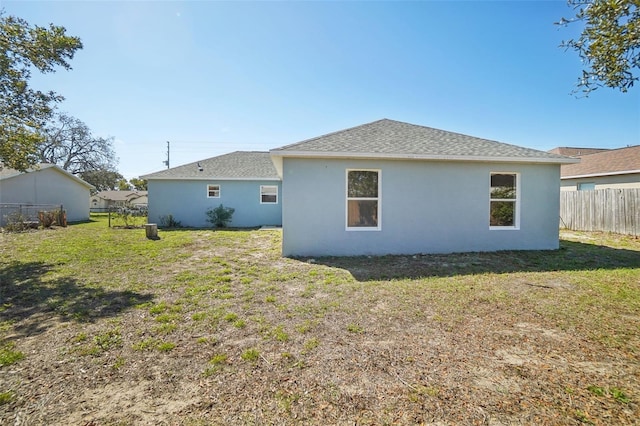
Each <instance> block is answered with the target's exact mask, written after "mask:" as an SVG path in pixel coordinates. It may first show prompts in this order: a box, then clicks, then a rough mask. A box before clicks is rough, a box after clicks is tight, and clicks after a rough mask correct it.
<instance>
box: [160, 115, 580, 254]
mask: <svg viewBox="0 0 640 426" xmlns="http://www.w3.org/2000/svg"><path fill="white" fill-rule="evenodd" d="M270 153H271V155H272V158H273V161H274V164H275V165H276V169H277V171H278V175H279V176H280V177H281V178H282V192H283V197H282V204H283V205H282V212H283V217H282V225H283V244H282V252H283V255H285V256H322V255H337V256H343V255H384V254H411V253H449V252H469V251H495V250H530V249H557V248H558V246H559V238H558V225H559V190H560V188H559V186H560V185H559V183H560V165H561V164H562V163H572V162H577V161H578V160H576V159H572V158H568V157H563V156H560V155H557V154H552V153H548V152H542V151H537V150H533V149H528V148H523V147H519V146H514V145H508V144H504V143H500V142H495V141H490V140H486V139H480V138H476V137H472V136H466V135H462V134H458V133H451V132H447V131H443V130H437V129H433V128H429V127H423V126H418V125H413V124H408V123H402V122H398V121H393V120H387V119H384V120H379V121H375V122H373V123H369V124H364V125H361V126H358V127H354V128H350V129H346V130H342V131H338V132H335V133H330V134H327V135H324V136H320V137H317V138H313V139H309V140H306V141H303V142H299V143H295V144H292V145H287V146H284V147H281V148H276V149H273V150H271V151H270ZM152 197H153V195H151V196H150V201H151V202H152V203H153V199H152Z"/></svg>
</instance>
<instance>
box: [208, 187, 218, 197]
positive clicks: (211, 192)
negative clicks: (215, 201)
mask: <svg viewBox="0 0 640 426" xmlns="http://www.w3.org/2000/svg"><path fill="white" fill-rule="evenodd" d="M207 197H208V198H220V185H207Z"/></svg>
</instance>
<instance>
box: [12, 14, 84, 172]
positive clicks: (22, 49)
mask: <svg viewBox="0 0 640 426" xmlns="http://www.w3.org/2000/svg"><path fill="white" fill-rule="evenodd" d="M78 49H82V42H81V41H80V39H79V38H78V37H71V36H68V35H66V30H65V28H64V27H60V26H55V25H53V24H50V25H49V27H48V28H45V27H39V26H33V27H32V26H30V25H29V23H28V22H27V21H25V20H24V19H21V18H17V17H14V16H6V15H5V14H4V11H0V163H3V164H4V165H6V166H8V167H11V168H15V169H18V170H26V169H27V168H28V167H29V166H32V165H34V164H36V163H37V162H38V155H37V153H38V150H37V148H38V144H39V143H40V142H42V140H43V136H42V135H41V134H40V133H39V130H40V128H41V127H42V126H43V124H44V123H45V122H46V121H47V120H48V119H49V118H50V117H51V114H52V112H53V109H54V106H55V104H56V103H57V102H60V101H61V100H62V97H61V96H60V95H58V94H56V93H55V92H52V91H50V92H46V93H45V92H41V91H39V90H33V89H32V88H30V87H29V84H28V83H29V79H30V78H31V72H32V71H33V70H37V71H39V72H41V73H50V72H54V71H55V70H56V67H62V68H64V69H67V70H68V69H70V68H71V66H70V65H69V62H68V60H70V59H73V55H74V54H75V52H76V51H77V50H78Z"/></svg>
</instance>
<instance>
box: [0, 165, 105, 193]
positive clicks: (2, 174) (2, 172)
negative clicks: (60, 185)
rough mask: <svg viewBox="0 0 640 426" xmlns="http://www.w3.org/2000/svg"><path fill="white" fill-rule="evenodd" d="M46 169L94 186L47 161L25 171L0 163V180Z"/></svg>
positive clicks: (87, 185)
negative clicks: (3, 165)
mask: <svg viewBox="0 0 640 426" xmlns="http://www.w3.org/2000/svg"><path fill="white" fill-rule="evenodd" d="M46 169H54V170H56V171H57V172H58V173H62V174H63V175H66V176H67V177H69V178H71V179H73V180H75V181H76V182H78V183H79V184H81V185H84V186H86V187H87V188H91V189H93V188H95V187H94V186H93V185H91V184H90V183H89V182H85V181H84V180H82V179H80V178H79V177H78V176H76V175H74V174H71V173H69V172H68V171H66V170H64V169H63V168H62V167H60V166H58V165H56V164H48V163H40V164H37V165H36V166H35V167H34V168H31V169H27V171H25V172H21V171H19V170H15V169H10V168H8V167H2V166H1V165H0V180H4V179H11V178H13V177H16V176H20V175H22V174H24V173H33V172H38V171H40V170H46Z"/></svg>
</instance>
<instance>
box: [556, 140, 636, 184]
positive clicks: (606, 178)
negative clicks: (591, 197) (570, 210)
mask: <svg viewBox="0 0 640 426" xmlns="http://www.w3.org/2000/svg"><path fill="white" fill-rule="evenodd" d="M570 150H574V152H571V151H570ZM557 151H559V152H561V153H562V154H563V155H571V156H576V157H579V158H580V162H579V163H576V164H564V165H562V167H561V169H560V171H561V177H560V182H561V183H560V190H561V191H584V190H593V189H607V188H613V189H626V188H640V145H635V146H629V147H626V148H619V149H608V150H595V152H593V151H590V149H589V148H555V149H554V150H552V152H557Z"/></svg>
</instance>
